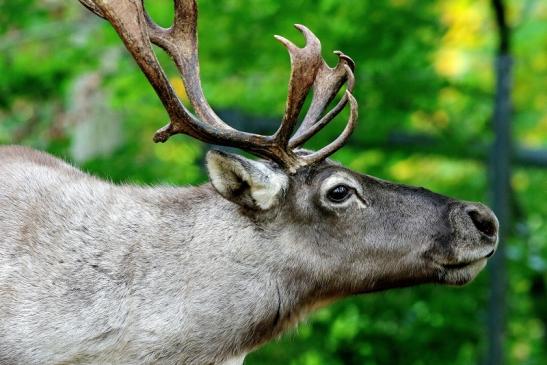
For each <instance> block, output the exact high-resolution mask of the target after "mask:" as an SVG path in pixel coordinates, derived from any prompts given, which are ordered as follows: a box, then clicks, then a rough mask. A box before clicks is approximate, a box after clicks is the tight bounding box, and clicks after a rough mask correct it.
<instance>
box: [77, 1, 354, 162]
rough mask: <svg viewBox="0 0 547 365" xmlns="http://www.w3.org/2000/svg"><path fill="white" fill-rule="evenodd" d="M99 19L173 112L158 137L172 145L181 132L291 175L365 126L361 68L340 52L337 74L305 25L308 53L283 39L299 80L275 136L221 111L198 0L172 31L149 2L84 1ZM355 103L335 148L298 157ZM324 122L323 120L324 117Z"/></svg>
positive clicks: (181, 9) (187, 4)
mask: <svg viewBox="0 0 547 365" xmlns="http://www.w3.org/2000/svg"><path fill="white" fill-rule="evenodd" d="M79 1H80V2H81V3H82V4H83V5H84V6H85V7H87V8H88V9H89V10H91V11H92V12H93V13H95V14H96V15H98V16H100V17H102V18H105V19H106V20H108V21H109V22H110V23H111V24H112V26H113V27H114V29H115V30H116V32H117V33H118V34H119V36H120V37H121V39H122V40H123V42H124V43H125V46H126V48H127V49H128V50H129V52H130V53H131V55H132V56H133V58H134V59H135V61H136V62H137V64H138V65H139V67H140V68H141V70H142V71H143V73H144V74H145V75H146V77H147V79H148V81H149V82H150V84H151V85H152V87H153V88H154V90H155V91H156V93H157V94H158V96H159V98H160V100H161V102H162V104H163V106H164V107H165V109H166V111H167V113H168V115H169V119H170V123H169V124H168V125H166V126H165V127H163V128H161V129H159V130H158V131H157V132H156V133H155V135H154V141H155V142H165V141H167V139H169V137H171V136H172V135H174V134H179V133H184V134H187V135H189V136H192V137H194V138H196V139H199V140H201V141H203V142H206V143H212V144H217V145H224V146H232V147H237V148H241V149H243V150H247V151H249V152H251V153H253V154H255V155H257V156H259V157H263V158H267V159H270V160H273V161H275V162H276V163H278V164H279V165H281V167H283V168H285V169H287V170H288V171H290V172H295V171H296V170H297V169H298V168H300V167H303V166H306V165H310V164H313V163H316V162H319V161H321V160H323V159H325V158H327V157H328V156H329V155H331V154H332V153H334V152H335V151H336V150H338V149H339V148H340V147H342V146H343V145H344V143H345V142H346V140H347V139H348V137H349V136H350V134H351V132H352V131H353V129H354V127H355V124H356V120H357V102H356V100H355V98H354V97H353V96H352V94H351V91H352V90H353V84H354V77H353V69H354V63H353V61H352V60H351V58H349V57H348V56H346V55H344V54H342V53H341V52H336V53H337V54H338V57H339V62H338V65H337V66H336V67H335V68H330V67H329V66H328V65H327V64H326V63H325V61H324V60H323V58H322V57H321V44H320V42H319V39H317V37H316V36H315V35H314V34H313V33H312V32H311V31H310V30H309V29H308V28H306V27H304V26H303V25H296V28H297V29H298V30H299V31H300V32H302V34H303V35H304V37H305V39H306V45H305V46H304V47H303V48H299V47H297V46H295V45H294V44H293V43H291V42H290V41H288V40H287V39H285V38H283V37H280V36H276V39H277V40H278V41H280V42H281V43H282V44H283V45H284V46H285V47H286V48H287V50H288V51H289V55H290V59H291V78H290V81H289V92H288V96H287V104H286V109H285V115H284V117H283V120H282V122H281V125H280V127H279V129H278V130H277V131H276V132H275V133H274V134H273V135H271V136H264V135H258V134H253V133H247V132H243V131H239V130H236V129H234V128H232V127H230V126H229V125H228V124H226V123H225V122H224V121H222V120H221V119H220V118H219V117H218V115H217V114H216V113H215V112H214V111H213V109H212V108H211V106H210V105H209V103H208V102H207V100H206V99H205V95H204V94H203V89H202V87H201V82H200V78H199V62H198V46H197V44H198V39H197V32H196V30H197V29H196V26H197V5H196V2H195V0H174V6H175V16H174V21H173V25H172V26H171V27H170V28H163V27H160V26H159V25H157V24H156V23H155V22H154V21H153V20H152V19H151V18H150V17H149V15H148V14H147V12H146V10H145V9H144V5H143V0H116V1H108V0H79ZM151 43H153V44H155V45H157V46H159V47H161V48H163V49H164V50H165V51H166V52H167V53H168V54H169V55H170V56H171V58H172V59H173V61H174V62H175V65H176V66H177V69H178V70H179V72H180V75H181V77H182V79H183V81H184V85H185V88H186V93H187V95H188V99H189V100H190V103H191V104H192V107H193V109H194V111H195V113H196V114H197V117H196V116H194V115H193V114H192V113H190V112H189V111H188V110H187V109H186V108H185V106H184V105H183V104H182V103H181V101H180V100H179V99H178V97H177V95H176V93H175V92H174V90H173V87H172V86H171V85H170V83H169V81H168V79H167V77H166V75H165V72H164V71H163V69H162V68H161V66H160V64H159V62H158V60H157V58H156V55H155V53H154V51H153V49H152V45H151ZM345 82H347V90H346V92H345V94H344V95H343V97H342V98H341V100H340V101H339V102H338V104H337V105H336V106H335V107H333V108H332V110H330V111H329V112H328V113H326V114H325V115H324V116H322V114H323V113H324V111H325V109H326V107H327V106H328V104H329V103H330V102H331V101H332V100H333V99H334V97H335V96H336V94H337V93H338V91H339V90H340V88H341V87H342V85H343V84H344V83H345ZM310 89H313V98H312V103H311V106H310V109H309V111H308V112H307V114H306V116H305V117H304V121H303V122H302V124H301V125H300V128H299V129H298V130H297V131H296V133H295V134H294V136H293V137H292V138H290V137H291V135H292V133H293V131H294V128H295V126H296V124H297V122H298V116H299V114H300V111H301V109H302V105H303V104H304V101H305V99H306V96H307V94H308V93H309V91H310ZM348 102H349V104H350V116H349V120H348V124H347V125H346V127H345V129H344V131H343V132H342V134H341V135H340V136H339V137H338V138H337V139H336V140H334V141H333V142H332V143H331V144H329V145H327V146H326V147H324V148H322V149H321V150H319V151H317V152H314V153H311V154H304V155H302V154H297V153H296V152H295V150H294V149H295V148H296V147H298V146H301V145H302V144H304V143H305V142H306V141H307V140H308V139H309V138H311V137H312V136H313V135H314V134H315V133H317V132H318V131H319V130H320V129H321V128H323V127H324V126H325V125H326V124H328V123H329V122H330V121H331V120H332V119H333V118H334V117H335V116H336V115H337V114H338V113H340V111H341V110H342V109H343V108H344V107H345V105H346V104H347V103H348ZM321 116H322V117H321Z"/></svg>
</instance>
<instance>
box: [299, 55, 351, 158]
mask: <svg viewBox="0 0 547 365" xmlns="http://www.w3.org/2000/svg"><path fill="white" fill-rule="evenodd" d="M334 53H335V54H336V55H338V59H339V60H338V64H337V65H336V67H334V68H331V67H329V66H328V65H327V64H326V63H325V62H323V64H322V65H321V68H320V69H319V71H318V73H317V78H316V80H315V82H314V84H313V99H312V102H311V105H310V109H309V110H308V112H307V113H306V116H305V117H304V121H303V122H302V124H301V125H300V127H299V128H298V130H297V131H296V132H295V133H294V135H293V137H292V138H291V139H290V142H289V146H290V147H291V148H295V147H298V146H301V145H302V144H304V143H305V142H306V141H307V140H308V139H309V138H311V137H312V136H313V135H314V134H316V133H317V132H318V131H319V130H321V129H322V128H323V127H324V126H325V125H327V124H328V123H329V122H330V121H331V120H332V119H334V117H336V115H338V113H340V111H342V109H343V108H344V106H345V105H346V103H347V97H346V95H345V94H344V96H343V97H342V99H341V100H340V101H339V102H338V104H337V105H336V106H335V107H334V108H333V109H331V110H330V111H329V112H328V113H327V114H326V115H325V116H324V117H323V118H321V115H322V114H323V112H324V111H325V109H326V107H327V106H328V105H329V104H330V102H331V101H332V100H333V99H334V97H335V96H336V94H337V93H338V91H339V90H340V88H341V87H342V85H343V84H344V83H345V82H346V81H347V90H349V91H350V92H351V91H353V86H354V83H355V78H354V76H353V70H354V68H355V63H354V62H353V60H352V59H351V58H350V57H348V56H347V55H345V54H343V53H342V52H340V51H335V52H334Z"/></svg>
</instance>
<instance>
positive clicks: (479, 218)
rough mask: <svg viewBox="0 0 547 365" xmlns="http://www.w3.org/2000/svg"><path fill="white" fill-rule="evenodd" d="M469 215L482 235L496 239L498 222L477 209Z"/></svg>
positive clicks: (472, 210) (470, 211)
mask: <svg viewBox="0 0 547 365" xmlns="http://www.w3.org/2000/svg"><path fill="white" fill-rule="evenodd" d="M467 214H469V217H471V221H473V224H474V225H475V227H476V228H477V229H478V230H479V231H480V232H481V233H483V234H485V235H487V236H488V237H494V236H495V235H496V234H497V230H498V229H497V227H496V222H495V221H494V218H493V217H492V216H491V215H490V214H488V213H486V212H481V211H480V210H477V209H470V210H468V211H467Z"/></svg>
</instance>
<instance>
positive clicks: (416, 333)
mask: <svg viewBox="0 0 547 365" xmlns="http://www.w3.org/2000/svg"><path fill="white" fill-rule="evenodd" d="M169 3H170V1H161V2H156V1H154V2H153V1H146V5H147V7H148V9H149V11H150V13H151V14H152V16H153V17H154V18H155V19H156V20H157V21H158V22H159V23H160V24H163V25H165V26H167V25H168V24H169V19H170V17H171V15H172V13H171V12H172V10H171V7H170V5H169ZM507 5H508V14H509V20H510V23H511V25H512V27H513V34H512V36H513V41H514V42H513V45H514V48H513V54H514V57H515V61H516V62H515V70H514V71H515V72H514V90H513V91H514V92H513V101H514V115H513V129H514V137H515V141H516V143H518V144H520V145H523V146H527V147H532V148H546V147H547V94H546V89H545V85H546V84H547V54H546V52H545V50H546V49H547V21H546V20H547V19H546V18H547V4H546V3H545V2H542V1H533V0H528V1H519V0H511V1H508V2H507ZM293 23H303V24H306V25H307V26H309V27H310V28H311V29H312V30H314V32H315V33H316V34H317V35H318V36H319V38H320V39H321V40H322V42H323V50H324V51H323V53H324V55H325V57H326V59H327V61H329V62H330V63H331V64H333V63H334V62H335V61H336V60H335V57H334V55H332V54H330V51H331V50H335V49H341V50H343V51H344V52H345V53H347V54H349V55H351V56H352V57H353V58H354V59H355V61H356V63H357V70H356V76H357V87H356V92H355V94H356V96H357V99H358V100H359V101H360V115H361V117H360V121H361V124H360V126H359V127H358V130H357V131H356V132H355V134H354V136H353V137H352V140H351V145H350V146H348V147H347V148H345V149H343V150H342V151H340V152H339V153H337V154H336V155H335V158H337V159H338V160H340V161H341V162H343V163H345V164H346V165H347V166H349V167H351V168H353V169H355V170H357V171H362V172H366V173H369V174H372V175H376V176H380V177H382V178H387V179H392V180H396V181H399V182H403V183H409V184H415V185H422V186H426V187H428V188H430V189H432V190H435V191H438V192H440V193H443V194H448V195H452V196H455V197H458V198H461V199H466V200H480V201H485V202H487V201H488V181H487V178H486V170H485V165H484V163H483V161H478V160H472V159H470V158H468V155H466V154H465V153H464V152H465V151H466V150H467V149H471V148H475V147H476V146H478V145H481V144H485V143H488V142H490V141H491V139H492V133H491V132H490V122H489V121H490V118H491V113H492V99H493V83H494V80H493V70H492V64H493V54H494V53H495V47H496V29H495V26H494V23H493V20H492V16H491V12H490V8H489V2H488V1H471V0H442V1H426V0H375V1H372V0H367V1H363V0H347V1H343V2H341V1H334V0H317V1H309V0H308V1H304V0H290V1H289V0H223V1H206V0H203V1H200V22H199V31H200V34H199V35H200V57H201V70H202V79H203V84H204V88H205V92H206V94H207V95H208V98H209V100H210V102H211V104H212V105H214V106H215V107H216V108H218V109H237V110H239V111H242V112H244V113H247V114H250V115H254V116H257V117H269V118H270V117H276V116H279V115H281V114H282V112H283V108H284V99H285V94H286V85H287V81H288V76H289V63H288V57H287V54H286V52H285V50H284V49H283V48H282V47H281V46H280V45H279V44H278V43H277V42H274V40H273V39H272V37H271V35H272V34H273V33H279V34H283V35H284V36H287V37H288V38H290V39H294V40H296V42H297V44H302V40H301V39H300V35H299V34H297V32H296V31H294V29H293V28H292V24H293ZM159 53H160V59H161V61H162V63H163V64H164V65H165V68H166V69H167V72H168V75H169V77H170V78H171V80H172V82H173V84H174V85H175V88H176V89H177V91H178V92H179V93H180V94H181V97H182V99H183V100H184V89H183V86H182V83H181V81H180V79H179V78H178V75H177V73H176V70H175V69H174V67H173V66H172V65H171V64H170V63H169V60H168V58H167V57H166V56H165V55H164V54H161V52H159ZM0 54H1V56H0V143H2V144H6V143H21V144H26V145H30V146H34V147H36V148H39V149H42V150H47V151H49V152H52V153H54V154H56V155H59V156H62V157H64V158H66V159H69V160H74V161H75V163H77V164H79V165H80V166H81V167H82V168H83V169H85V170H87V171H89V172H91V173H93V174H96V175H99V176H102V177H104V178H107V179H111V180H113V181H115V182H132V183H139V184H145V183H146V184H155V183H169V184H178V185H183V184H197V183H201V182H204V181H205V180H206V176H205V173H204V170H203V168H202V157H203V154H204V151H205V150H206V146H203V145H202V144H201V143H199V142H196V141H194V140H192V139H190V138H188V137H185V136H180V137H177V138H173V140H170V141H169V142H168V143H167V144H163V145H154V144H153V143H152V142H151V136H152V134H153V132H154V130H155V129H157V128H159V127H160V126H162V125H163V124H165V122H166V121H167V116H166V114H165V112H164V111H163V110H162V107H161V104H160V103H159V101H158V100H157V98H156V97H155V95H154V94H153V91H152V89H151V88H150V87H149V86H148V84H147V82H146V80H145V78H144V77H143V76H142V75H141V73H140V71H139V70H138V69H137V68H136V66H135V64H134V62H133V61H132V60H131V58H130V57H129V56H128V55H127V54H126V53H125V51H124V50H123V47H122V45H121V42H120V41H119V39H118V37H117V35H116V34H115V33H114V31H113V30H112V29H111V28H110V27H109V26H108V25H107V24H105V23H104V22H103V21H101V20H99V19H98V18H96V17H94V16H92V15H90V13H88V12H87V11H85V10H84V9H82V7H81V6H80V5H79V3H78V2H77V1H75V0H74V1H70V2H67V1H61V0H47V1H37V0H10V1H4V2H0ZM344 117H345V115H343V116H342V117H340V118H338V119H339V120H337V121H336V122H334V123H333V125H332V126H331V127H329V128H327V129H326V130H325V131H324V132H322V133H321V134H320V135H318V136H317V138H315V139H314V140H313V141H312V142H311V143H310V146H309V147H311V148H314V147H319V146H322V145H324V144H325V143H326V142H327V141H328V140H330V139H332V138H334V137H335V136H336V134H337V133H339V131H340V128H341V127H342V125H343V123H344ZM232 122H234V123H237V121H232ZM101 123H102V124H101ZM86 125H87V126H86ZM89 125H91V127H89ZM93 126H94V127H93ZM246 127H247V128H249V129H250V130H252V128H253V126H246ZM256 128H258V127H256ZM269 128H270V130H271V131H273V130H275V128H276V125H274V124H272V125H271V126H269ZM395 131H397V132H400V131H406V132H419V133H426V134H427V135H430V136H434V137H435V138H438V139H439V140H440V141H441V142H442V143H441V144H440V145H439V148H438V150H437V151H429V152H428V153H420V152H419V151H411V152H410V151H407V152H405V151H401V150H397V151H391V149H390V146H389V144H388V143H385V140H386V137H388V136H389V135H390V134H392V133H393V132H395ZM109 139H110V140H111V143H110V144H104V146H103V147H101V146H102V144H101V143H100V142H102V141H103V140H109ZM383 141H384V142H383ZM86 143H87V145H86ZM89 144H91V147H89ZM82 145H84V146H87V147H85V148H84V147H82ZM95 145H96V146H95ZM367 145H373V146H375V147H374V148H367ZM94 146H95V147H96V148H94ZM97 146H98V147H97ZM82 149H87V153H86V154H83V155H82V153H81V150H82ZM454 151H456V152H454ZM458 151H461V154H459V153H458ZM463 156H467V157H465V158H464V157H463ZM512 187H513V189H514V197H513V202H514V211H515V216H514V224H513V227H512V231H511V232H512V234H511V238H510V240H509V242H508V243H507V245H508V246H507V254H508V260H509V284H510V285H509V288H508V296H509V297H508V305H509V308H508V318H507V320H508V327H507V345H506V358H507V361H508V363H509V364H544V363H545V361H546V360H547V334H546V330H547V293H546V291H547V287H546V281H547V274H546V268H547V262H546V258H547V224H546V223H547V203H546V202H547V171H546V170H545V169H543V170H541V169H538V168H525V167H518V166H516V168H515V170H514V173H513V177H512ZM488 283H489V277H488V274H486V273H484V274H482V275H480V276H479V278H478V279H477V280H476V281H475V282H473V283H472V284H470V285H468V286H467V287H465V288H446V287H437V286H423V287H415V288H409V289H401V290H395V291H390V292H386V293H377V294H373V295H368V296H361V297H355V298H350V299H346V300H343V301H341V302H339V303H336V304H334V305H332V306H330V307H328V308H324V309H321V310H320V311H319V312H317V313H316V314H314V315H313V316H311V319H310V320H309V321H308V322H306V323H305V324H303V325H301V326H300V327H299V328H298V329H297V330H295V331H294V332H293V333H290V334H288V335H285V336H284V337H283V338H281V339H280V340H279V341H276V342H274V343H271V344H269V345H267V346H266V347H264V348H263V349H261V350H259V351H257V352H255V353H253V354H251V355H250V356H249V357H248V359H247V361H246V364H265V365H267V364H294V365H315V364H416V365H417V364H462V365H467V364H472V363H479V362H480V361H481V359H482V356H483V353H484V350H485V346H486V337H485V318H486V314H487V297H488Z"/></svg>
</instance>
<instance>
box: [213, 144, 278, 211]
mask: <svg viewBox="0 0 547 365" xmlns="http://www.w3.org/2000/svg"><path fill="white" fill-rule="evenodd" d="M206 159H207V170H208V171H209V177H210V178H211V183H212V184H213V187H214V188H215V189H216V190H217V191H218V192H219V193H220V195H222V196H223V197H224V198H226V199H228V200H230V201H232V202H234V203H236V204H239V205H241V206H244V207H246V208H251V209H261V210H267V209H270V208H272V207H273V206H275V205H277V204H278V203H279V200H280V198H281V196H282V194H283V192H284V191H285V189H286V188H287V185H288V178H287V175H286V174H284V173H283V172H280V171H275V170H274V169H272V168H271V167H269V166H268V165H266V164H265V163H263V162H260V161H253V160H249V159H247V158H244V157H241V156H238V155H233V154H231V153H226V152H221V151H216V150H212V151H209V152H208V153H207V157H206Z"/></svg>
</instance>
